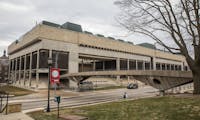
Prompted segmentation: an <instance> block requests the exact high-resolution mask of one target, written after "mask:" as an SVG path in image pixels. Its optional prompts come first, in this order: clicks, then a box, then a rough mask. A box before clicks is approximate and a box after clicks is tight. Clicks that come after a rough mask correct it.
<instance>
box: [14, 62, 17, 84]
mask: <svg viewBox="0 0 200 120" xmlns="http://www.w3.org/2000/svg"><path fill="white" fill-rule="evenodd" d="M14 78H15V84H16V82H17V58H16V59H15V77H14Z"/></svg>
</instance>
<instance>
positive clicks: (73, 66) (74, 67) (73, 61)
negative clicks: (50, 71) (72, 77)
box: [69, 51, 78, 73]
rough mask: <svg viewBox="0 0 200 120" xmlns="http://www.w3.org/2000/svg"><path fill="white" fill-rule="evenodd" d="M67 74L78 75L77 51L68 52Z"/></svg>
mask: <svg viewBox="0 0 200 120" xmlns="http://www.w3.org/2000/svg"><path fill="white" fill-rule="evenodd" d="M69 73H78V51H70V52H69Z"/></svg>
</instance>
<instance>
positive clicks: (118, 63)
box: [116, 58, 120, 71]
mask: <svg viewBox="0 0 200 120" xmlns="http://www.w3.org/2000/svg"><path fill="white" fill-rule="evenodd" d="M116 69H117V71H119V70H120V58H117V59H116Z"/></svg>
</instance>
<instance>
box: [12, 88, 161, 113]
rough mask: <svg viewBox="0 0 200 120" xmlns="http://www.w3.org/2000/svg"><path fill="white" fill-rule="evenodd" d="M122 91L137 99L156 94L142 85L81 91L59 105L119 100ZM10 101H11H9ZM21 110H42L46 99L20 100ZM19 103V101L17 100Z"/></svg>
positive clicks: (130, 97) (129, 97) (154, 90)
mask: <svg viewBox="0 0 200 120" xmlns="http://www.w3.org/2000/svg"><path fill="white" fill-rule="evenodd" d="M124 92H127V94H128V99H138V98H143V97H152V96H155V95H156V94H158V92H157V90H156V89H154V88H152V87H148V86H146V87H142V88H139V89H116V90H104V91H95V92H87V93H82V94H81V95H80V96H75V97H69V98H62V99H61V104H60V106H62V107H76V106H82V105H88V104H97V103H102V102H110V101H119V100H121V99H123V98H122V96H123V94H124ZM11 102H12V101H11ZM20 102H21V103H22V110H23V112H29V111H32V110H39V109H40V110H42V109H45V108H46V106H47V100H45V99H44V100H41V99H40V100H33V101H31V100H24V101H23V100H21V101H20ZM18 103H19V101H18ZM50 106H51V108H56V107H57V104H56V103H55V102H54V101H53V99H51V101H50Z"/></svg>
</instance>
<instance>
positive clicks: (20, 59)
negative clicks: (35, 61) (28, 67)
mask: <svg viewBox="0 0 200 120" xmlns="http://www.w3.org/2000/svg"><path fill="white" fill-rule="evenodd" d="M21 66H22V57H21V56H20V58H19V78H18V79H19V85H21Z"/></svg>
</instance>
